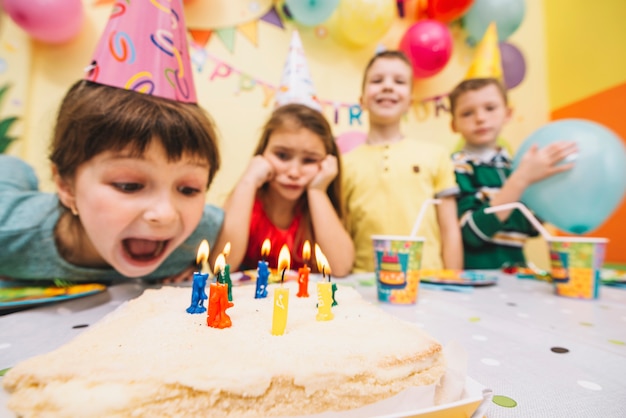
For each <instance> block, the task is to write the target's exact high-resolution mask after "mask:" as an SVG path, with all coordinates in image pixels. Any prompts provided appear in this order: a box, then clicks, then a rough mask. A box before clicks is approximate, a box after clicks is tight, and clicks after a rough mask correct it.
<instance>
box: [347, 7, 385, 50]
mask: <svg viewBox="0 0 626 418" xmlns="http://www.w3.org/2000/svg"><path fill="white" fill-rule="evenodd" d="M396 8H397V5H396V1H395V0H341V1H340V2H339V6H338V7H337V25H338V27H339V30H340V32H341V35H342V37H343V38H344V39H346V40H347V41H349V42H350V43H352V44H354V45H356V46H365V45H368V44H371V43H374V42H376V41H377V40H379V39H380V38H382V37H383V35H384V34H385V33H387V31H388V30H389V28H390V27H391V25H392V23H393V20H394V19H395V17H396V15H397V11H396Z"/></svg>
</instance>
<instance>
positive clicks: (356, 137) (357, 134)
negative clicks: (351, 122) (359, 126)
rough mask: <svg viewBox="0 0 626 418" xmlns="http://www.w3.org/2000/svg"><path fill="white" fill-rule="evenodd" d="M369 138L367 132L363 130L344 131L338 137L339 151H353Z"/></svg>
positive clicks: (343, 152)
mask: <svg viewBox="0 0 626 418" xmlns="http://www.w3.org/2000/svg"><path fill="white" fill-rule="evenodd" d="M366 139H367V134H366V133H365V132H361V131H348V132H344V133H342V134H341V135H339V136H338V137H337V139H336V140H335V141H336V142H337V147H338V148H339V152H340V153H342V154H345V153H346V152H350V151H352V150H353V149H354V148H356V147H358V146H359V145H361V144H363V143H364V142H365V140H366Z"/></svg>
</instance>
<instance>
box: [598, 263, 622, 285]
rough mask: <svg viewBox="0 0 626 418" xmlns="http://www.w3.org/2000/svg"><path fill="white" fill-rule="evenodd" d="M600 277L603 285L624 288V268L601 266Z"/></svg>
mask: <svg viewBox="0 0 626 418" xmlns="http://www.w3.org/2000/svg"><path fill="white" fill-rule="evenodd" d="M600 279H601V281H602V284H603V285H605V286H613V287H619V288H626V270H615V269H608V268H603V269H602V270H600Z"/></svg>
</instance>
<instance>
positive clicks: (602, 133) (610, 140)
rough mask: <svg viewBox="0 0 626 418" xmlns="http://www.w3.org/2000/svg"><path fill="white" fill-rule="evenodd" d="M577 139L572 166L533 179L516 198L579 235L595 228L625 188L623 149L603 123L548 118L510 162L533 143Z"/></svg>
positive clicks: (517, 161)
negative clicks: (553, 173)
mask: <svg viewBox="0 0 626 418" xmlns="http://www.w3.org/2000/svg"><path fill="white" fill-rule="evenodd" d="M560 140H571V141H574V142H576V144H577V147H578V154H577V156H576V158H575V159H573V160H574V163H575V165H574V168H572V169H571V170H569V171H565V172H563V173H559V174H556V175H554V176H551V177H548V178H546V179H544V180H541V181H538V182H537V183H534V184H532V185H531V186H530V187H528V188H527V189H526V191H525V192H524V194H523V195H522V198H521V201H522V202H523V203H524V204H526V206H528V207H529V208H530V209H532V210H533V211H534V212H535V213H536V214H537V216H539V217H540V218H542V219H544V220H545V221H547V222H549V223H551V224H553V225H554V226H556V227H557V228H559V229H561V230H563V231H566V232H570V233H573V234H584V233H586V232H589V231H592V230H594V229H596V228H598V227H599V226H600V225H601V224H602V223H603V222H604V221H605V220H606V219H607V218H608V217H609V216H610V215H611V213H613V211H614V210H615V209H616V208H617V206H618V205H619V204H620V202H621V200H622V198H623V196H624V193H625V192H626V148H625V147H624V144H623V143H622V141H621V140H620V139H619V137H617V135H615V133H613V132H612V131H611V130H609V129H607V128H606V127H604V126H602V125H600V124H598V123H595V122H591V121H587V120H582V119H563V120H559V121H556V122H551V123H549V124H547V125H545V126H543V127H542V128H540V129H538V130H537V131H535V132H534V133H533V134H532V135H530V136H529V137H528V138H527V139H526V140H525V141H524V142H523V143H522V146H521V147H520V149H519V150H518V152H517V154H516V156H515V159H514V161H513V167H514V168H516V167H517V166H518V165H519V162H520V160H521V158H522V156H523V155H524V153H525V152H526V151H527V150H528V149H529V148H530V147H531V145H533V144H537V145H538V146H539V147H543V146H545V145H548V144H550V143H552V142H556V141H560Z"/></svg>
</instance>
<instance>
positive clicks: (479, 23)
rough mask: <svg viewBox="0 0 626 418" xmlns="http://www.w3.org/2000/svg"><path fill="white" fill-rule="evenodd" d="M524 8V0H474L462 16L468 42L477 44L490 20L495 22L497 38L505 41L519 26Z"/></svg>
mask: <svg viewBox="0 0 626 418" xmlns="http://www.w3.org/2000/svg"><path fill="white" fill-rule="evenodd" d="M525 10H526V5H525V4H524V0H475V1H474V4H473V5H472V7H470V9H469V10H468V11H467V13H465V14H464V15H463V18H462V22H463V28H465V30H466V31H467V34H468V41H469V43H470V44H471V45H475V44H477V43H478V42H479V41H480V40H481V39H482V38H483V35H484V34H485V30H487V26H489V24H490V23H491V22H495V23H496V28H497V29H498V39H499V40H500V41H501V42H502V41H506V40H507V39H508V37H509V36H511V34H513V32H515V31H516V30H517V28H519V25H520V24H521V23H522V20H523V19H524V13H525Z"/></svg>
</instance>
